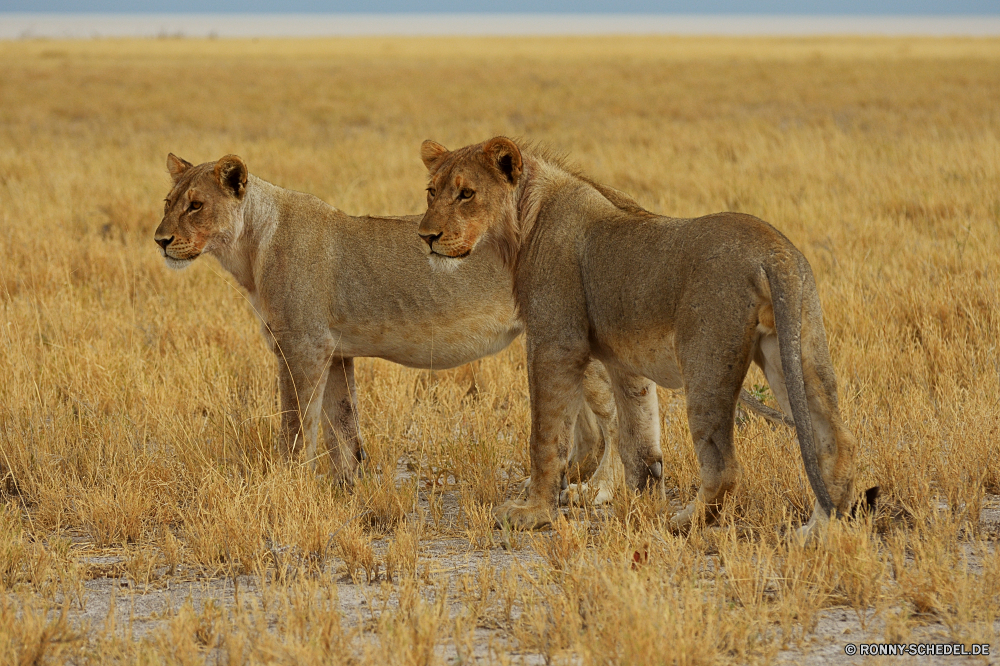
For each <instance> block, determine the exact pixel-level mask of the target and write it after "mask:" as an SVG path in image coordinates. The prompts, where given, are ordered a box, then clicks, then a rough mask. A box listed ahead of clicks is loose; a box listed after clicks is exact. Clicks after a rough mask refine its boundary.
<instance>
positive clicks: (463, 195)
mask: <svg viewBox="0 0 1000 666" xmlns="http://www.w3.org/2000/svg"><path fill="white" fill-rule="evenodd" d="M474 196H476V191H475V190H470V189H469V188H467V187H463V188H462V190H461V191H460V192H459V193H458V200H459V201H465V200H466V199H471V198H472V197H474Z"/></svg>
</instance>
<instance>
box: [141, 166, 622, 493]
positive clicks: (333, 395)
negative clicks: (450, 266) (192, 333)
mask: <svg viewBox="0 0 1000 666" xmlns="http://www.w3.org/2000/svg"><path fill="white" fill-rule="evenodd" d="M167 168H168V170H169V171H170V174H171V176H172V177H173V180H174V185H173V187H172V189H171V191H170V193H169V194H168V195H167V199H166V204H165V206H164V215H163V220H162V222H161V223H160V225H159V227H158V228H157V230H156V235H155V239H156V242H157V244H159V245H160V246H161V249H162V251H163V255H164V257H165V259H166V261H167V264H168V265H169V266H172V267H174V268H183V267H185V266H187V265H189V264H190V263H191V262H192V261H194V260H195V259H196V258H197V257H198V256H200V255H201V254H205V253H207V254H211V255H214V256H215V257H217V258H218V260H219V261H220V263H221V264H222V266H223V267H224V268H226V269H227V270H228V271H229V272H230V273H232V274H233V276H234V277H235V278H236V280H237V281H238V282H239V284H240V285H241V286H242V287H243V288H244V289H245V290H246V292H247V294H248V296H249V298H250V301H251V302H252V303H253V306H254V308H255V309H256V311H257V313H258V315H259V316H260V317H261V318H262V320H263V333H264V336H265V337H266V338H267V339H268V342H269V343H270V344H271V347H272V350H273V351H274V353H275V355H276V356H277V358H278V367H279V389H280V394H281V405H282V411H283V430H284V438H283V446H284V448H285V452H286V453H290V452H293V451H303V452H304V453H305V456H306V459H307V460H309V461H313V460H315V459H316V448H317V440H318V439H319V437H320V435H319V432H320V429H321V428H322V431H323V437H324V438H325V441H326V447H325V450H326V453H327V454H328V455H329V457H330V464H331V469H332V472H333V474H334V475H335V476H337V477H339V478H341V479H350V478H351V477H352V476H353V473H354V471H355V469H356V467H357V464H358V461H359V460H360V459H361V458H362V456H363V453H362V446H361V434H360V432H359V430H358V420H357V408H358V406H357V393H356V390H355V386H354V358H355V357H357V356H374V357H379V358H384V359H388V360H390V361H394V362H396V363H401V364H403V365H407V366H411V367H418V368H430V369H445V368H451V367H455V366H458V365H461V364H463V363H467V362H469V361H472V360H474V359H477V358H481V357H483V356H488V355H490V354H494V353H496V352H498V351H500V350H501V349H503V348H505V347H506V346H507V345H508V344H509V343H510V342H511V341H512V340H513V339H514V338H515V337H517V335H518V334H519V333H520V332H521V330H522V327H521V324H520V322H519V321H518V319H517V317H516V316H515V308H514V302H513V298H512V296H511V280H510V276H509V274H508V273H507V272H506V271H505V270H503V268H502V266H501V264H500V262H499V261H498V260H497V258H496V257H491V256H489V255H488V254H486V253H483V254H479V255H477V256H476V257H474V258H470V259H469V260H468V261H466V262H463V263H462V264H461V266H460V267H457V270H454V271H453V272H450V273H446V274H445V273H442V274H440V275H433V274H432V271H431V269H430V268H429V267H428V265H427V260H426V259H425V257H424V254H423V252H422V251H421V247H420V246H421V245H423V243H421V242H420V240H419V239H418V238H417V235H416V228H417V222H418V220H419V218H417V217H407V218H377V217H352V216H350V215H346V214H344V213H342V212H340V211H338V210H336V209H335V208H332V207H331V206H329V205H327V204H326V203H324V202H323V201H321V200H319V199H317V198H316V197H313V196H311V195H308V194H302V193H300V192H293V191H291V190H286V189H282V188H280V187H277V186H275V185H272V184H271V183H268V182H266V181H263V180H261V179H259V178H256V177H254V176H252V175H250V174H248V173H247V168H246V165H245V164H244V163H243V161H242V160H241V159H240V158H239V157H237V156H235V155H227V156H225V157H223V158H222V159H220V160H219V161H218V162H208V163H205V164H201V165H199V166H194V165H192V164H191V163H189V162H186V161H184V160H181V159H179V158H177V157H175V156H174V155H172V154H171V155H170V156H169V157H168V159H167ZM588 377H590V380H589V381H590V382H591V383H592V384H593V386H592V391H593V393H594V396H595V397H594V404H595V405H596V406H597V408H596V409H595V410H590V408H589V407H587V406H586V405H584V406H583V407H582V409H583V410H585V411H588V412H589V413H595V412H596V413H597V414H598V418H597V420H598V422H599V426H600V427H599V428H598V429H597V430H595V431H588V432H584V433H582V434H581V437H580V438H579V439H578V441H577V445H576V446H575V449H577V450H578V451H579V452H580V453H579V455H583V456H586V455H588V452H590V451H591V450H592V449H601V448H603V447H604V442H603V439H601V437H603V435H602V433H603V432H604V431H609V432H610V431H613V430H614V425H613V423H608V422H606V421H607V420H610V421H614V414H613V413H609V412H608V410H607V409H606V402H607V399H608V398H609V396H610V386H609V384H608V381H607V379H606V378H607V375H606V373H604V369H603V368H602V367H600V364H599V363H594V364H592V367H590V368H588ZM602 394H603V396H604V398H603V399H602V397H601V396H602ZM588 438H589V439H588ZM321 454H322V451H321Z"/></svg>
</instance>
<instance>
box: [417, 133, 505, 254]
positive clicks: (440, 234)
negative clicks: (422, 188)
mask: <svg viewBox="0 0 1000 666" xmlns="http://www.w3.org/2000/svg"><path fill="white" fill-rule="evenodd" d="M420 157H421V158H422V159H423V161H424V165H425V166H426V167H427V170H428V171H429V172H430V183H429V184H428V187H427V212H426V213H425V214H424V219H423V220H421V222H420V228H419V233H420V237H421V238H423V239H424V242H425V243H426V245H427V253H428V255H429V256H430V259H431V265H432V266H433V267H435V268H438V269H444V270H449V269H454V268H456V267H457V266H458V264H459V263H460V262H461V260H462V259H464V258H465V257H467V256H469V254H470V253H471V252H472V251H473V250H474V249H475V248H476V246H477V245H478V244H479V242H480V241H481V240H483V239H484V238H486V239H488V240H489V241H490V242H491V244H492V245H493V247H495V248H496V249H497V250H498V251H499V253H500V256H501V258H502V259H503V260H504V263H506V264H509V263H510V262H512V261H513V255H514V252H515V247H516V243H517V207H516V202H515V192H516V191H517V186H518V182H519V181H520V179H521V174H522V171H523V162H522V159H521V151H520V149H519V148H518V147H517V145H516V144H515V143H514V142H513V141H511V140H510V139H507V138H505V137H502V136H498V137H495V138H493V139H490V140H489V141H486V142H484V143H480V144H476V145H474V146H466V147H465V148H460V149H458V150H454V151H449V150H448V149H447V148H445V147H444V146H442V145H441V144H439V143H435V142H433V141H424V143H423V145H422V146H421V147H420Z"/></svg>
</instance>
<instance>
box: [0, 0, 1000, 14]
mask: <svg viewBox="0 0 1000 666" xmlns="http://www.w3.org/2000/svg"><path fill="white" fill-rule="evenodd" d="M0 12H73V13H76V12H100V13H117V12H124V13H134V12H141V13H145V12H154V13H174V12H184V13H188V12H208V13H211V12H224V13H226V12H233V13H299V12H301V13H314V12H316V13H380V12H393V13H411V12H418V13H425V12H426V13H438V12H440V13H455V12H462V13H465V12H489V13H537V12H543V13H637V14H805V15H817V14H819V15H822V14H832V15H836V14H849V15H895V14H899V15H902V14H909V15H928V14H931V15H942V14H951V15H955V14H971V15H994V16H995V15H1000V0H876V1H874V2H872V1H868V2H865V1H864V0H745V1H742V2H741V1H739V0H617V1H613V2H612V1H609V0H575V1H573V2H570V1H569V0H507V1H506V2H502V3H501V2H495V1H491V0H422V1H421V2H405V1H404V0H365V1H364V2H358V0H354V1H351V0H325V1H323V0H0Z"/></svg>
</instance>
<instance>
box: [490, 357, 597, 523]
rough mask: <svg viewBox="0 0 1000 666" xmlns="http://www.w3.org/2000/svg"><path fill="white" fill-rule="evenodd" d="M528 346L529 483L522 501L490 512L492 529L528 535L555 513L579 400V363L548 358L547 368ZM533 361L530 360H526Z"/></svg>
mask: <svg viewBox="0 0 1000 666" xmlns="http://www.w3.org/2000/svg"><path fill="white" fill-rule="evenodd" d="M531 352H532V350H531V347H530V346H529V354H528V357H529V358H528V385H529V388H530V393H531V448H530V453H531V483H530V484H529V485H528V497H527V499H524V500H511V501H509V502H507V503H506V504H504V505H503V506H501V507H500V508H498V509H497V511H496V519H497V523H498V524H502V523H504V522H506V523H508V524H509V525H510V526H511V527H513V528H515V529H522V530H530V529H538V528H540V527H544V526H546V525H548V524H549V523H551V522H552V518H553V515H554V513H555V512H556V511H557V506H556V505H557V501H558V499H559V491H560V490H561V486H562V476H563V472H564V471H565V468H566V455H567V453H568V450H569V445H570V441H569V440H570V437H572V433H573V430H574V425H575V420H576V416H577V414H578V413H579V411H580V407H581V403H582V400H583V390H582V382H583V366H584V363H585V359H584V360H582V361H579V362H574V360H573V359H569V360H568V359H566V358H565V357H562V358H558V357H556V355H553V358H551V360H550V361H549V362H546V361H545V359H539V358H537V357H538V356H539V354H532V353H531ZM532 357H535V358H532Z"/></svg>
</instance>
